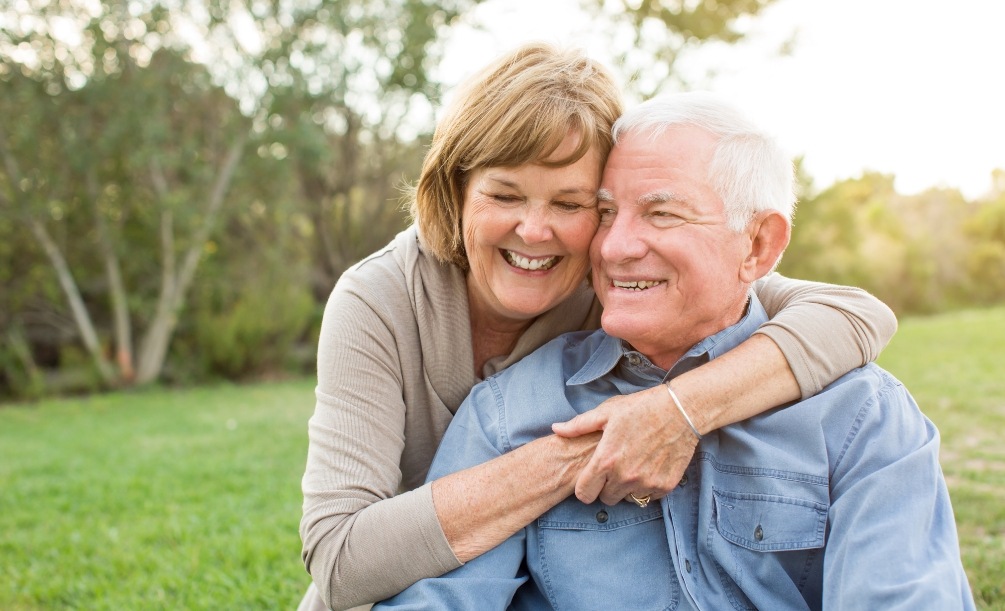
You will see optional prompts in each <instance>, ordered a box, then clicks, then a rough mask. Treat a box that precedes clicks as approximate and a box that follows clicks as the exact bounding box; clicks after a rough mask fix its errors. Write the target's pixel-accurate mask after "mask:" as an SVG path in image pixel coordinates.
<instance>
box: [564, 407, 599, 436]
mask: <svg viewBox="0 0 1005 611" xmlns="http://www.w3.org/2000/svg"><path fill="white" fill-rule="evenodd" d="M605 426H607V416H606V414H605V412H604V411H602V410H599V409H595V410H591V411H588V412H586V413H585V414H580V415H578V416H576V417H575V418H573V419H572V420H569V421H567V422H556V423H555V424H552V425H551V430H552V432H553V433H555V434H556V435H558V436H560V437H579V436H580V435H586V434H587V433H595V432H597V431H602V430H604V427H605Z"/></svg>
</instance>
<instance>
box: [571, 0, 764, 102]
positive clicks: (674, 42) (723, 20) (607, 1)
mask: <svg viewBox="0 0 1005 611" xmlns="http://www.w3.org/2000/svg"><path fill="white" fill-rule="evenodd" d="M581 2H582V4H583V6H584V7H586V8H587V9H588V10H590V11H592V12H593V14H594V15H596V16H597V17H598V18H600V19H603V20H605V21H606V22H608V23H610V25H611V27H612V32H611V35H610V40H611V43H612V44H611V49H610V50H611V53H612V54H613V55H614V57H615V61H614V63H615V65H616V66H618V69H619V70H620V71H621V72H622V73H623V74H624V75H625V76H626V77H627V83H628V87H629V88H630V89H632V90H633V91H635V92H636V93H638V94H639V95H641V96H642V97H643V98H647V97H650V96H652V95H653V94H654V93H656V92H657V91H659V89H660V88H661V87H662V86H663V85H664V84H665V83H666V81H668V80H670V79H674V78H678V79H679V76H680V75H679V74H677V73H676V72H675V70H674V64H675V63H676V62H677V60H678V59H679V58H680V57H681V56H683V55H684V54H685V53H687V52H688V51H690V50H692V49H695V48H697V47H700V46H701V45H704V44H708V43H711V42H722V43H727V44H731V43H735V42H737V41H738V40H740V39H741V38H743V36H744V32H743V29H744V28H743V25H744V24H745V23H748V18H749V17H753V16H755V15H757V14H759V13H760V12H761V11H762V10H763V9H764V8H766V7H768V6H769V5H771V4H772V3H774V2H775V0H581Z"/></svg>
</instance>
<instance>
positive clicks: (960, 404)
mask: <svg viewBox="0 0 1005 611" xmlns="http://www.w3.org/2000/svg"><path fill="white" fill-rule="evenodd" d="M1003 353H1005V308H999V309H995V310H983V311H973V312H961V313H955V314H951V315H943V316H936V317H931V318H916V319H907V320H904V321H902V322H901V328H900V332H899V333H898V334H897V336H896V338H895V339H894V341H893V344H892V345H891V346H890V347H889V348H888V349H887V351H886V352H885V353H884V355H883V358H882V359H881V364H883V365H884V366H885V367H886V368H887V369H889V370H890V371H892V372H894V373H895V374H896V375H897V376H898V377H900V378H901V379H902V380H903V381H904V382H905V383H906V384H907V386H908V387H909V388H910V389H911V391H912V392H913V394H914V395H915V398H916V399H917V400H918V403H919V404H920V405H921V406H922V408H923V409H924V410H925V412H926V413H927V414H928V415H929V416H930V417H931V418H932V419H933V420H934V421H935V422H936V424H938V425H939V427H940V429H941V430H942V435H943V440H942V443H943V445H942V462H943V468H944V470H945V473H946V477H947V479H948V481H949V485H950V491H951V494H952V496H953V501H954V504H955V509H956V517H957V522H958V524H959V528H960V537H961V543H962V547H963V558H964V564H965V566H966V568H967V572H968V574H969V576H970V583H971V585H972V587H973V589H974V593H975V596H976V598H977V602H978V607H979V608H982V609H998V610H1005V585H1003V584H1005V447H1003V445H1002V443H1001V438H1002V431H1005V376H1003V375H1002V373H1003V365H1002V355H1003ZM312 386H313V383H312V382H310V381H297V382H283V383H272V384H261V385H254V386H231V385H225V386H217V387H211V388H195V389H188V390H164V389H153V390H147V391H143V392H131V393H114V394H109V395H102V396H95V397H90V398H83V399H66V400H56V401H45V402H42V403H38V404H32V405H14V406H6V407H0V609H4V610H27V609H65V608H82V609H116V610H118V609H288V608H295V605H296V604H297V602H298V601H299V599H300V595H301V594H302V592H303V590H304V588H305V587H306V586H307V583H308V577H307V575H306V573H304V570H303V566H302V565H301V563H300V540H299V537H298V535H297V525H298V522H299V517H300V500H301V498H300V476H301V474H302V471H303V464H304V458H305V453H306V447H307V439H306V422H307V419H308V417H309V416H310V413H311V411H312V410H313V394H312Z"/></svg>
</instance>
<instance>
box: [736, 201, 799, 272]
mask: <svg viewBox="0 0 1005 611" xmlns="http://www.w3.org/2000/svg"><path fill="white" fill-rule="evenodd" d="M791 233H792V227H791V226H790V225H789V220H788V219H787V218H785V216H784V215H783V214H782V213H781V212H779V211H777V210H762V211H761V212H758V213H757V214H756V215H755V216H754V220H752V221H751V222H750V225H748V226H747V235H748V236H749V237H750V252H749V253H748V254H747V257H746V258H745V259H744V260H743V264H742V265H741V266H740V278H741V279H742V280H743V281H744V282H753V281H755V280H757V279H758V278H761V277H762V276H765V275H767V274H768V273H770V272H771V270H773V269H774V268H775V264H776V263H778V259H779V258H781V256H782V253H783V252H785V247H786V246H788V245H789V236H790V235H791Z"/></svg>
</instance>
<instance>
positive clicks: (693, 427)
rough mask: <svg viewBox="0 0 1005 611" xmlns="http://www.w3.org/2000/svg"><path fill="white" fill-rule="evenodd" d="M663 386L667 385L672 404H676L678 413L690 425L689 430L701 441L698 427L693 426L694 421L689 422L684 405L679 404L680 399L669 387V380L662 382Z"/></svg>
mask: <svg viewBox="0 0 1005 611" xmlns="http://www.w3.org/2000/svg"><path fill="white" fill-rule="evenodd" d="M663 386H666V387H667V392H668V393H670V398H671V399H672V400H673V404H674V405H676V406H677V409H678V410H680V415H681V416H684V421H685V422H687V425H688V426H689V427H691V432H692V433H694V436H695V437H697V438H698V441H701V433H699V432H698V429H697V428H695V426H694V423H693V422H691V418H690V417H689V416H688V415H687V412H685V411H684V406H683V405H681V404H680V399H678V398H677V393H675V392H674V391H673V389H672V388H670V382H664V383H663Z"/></svg>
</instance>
